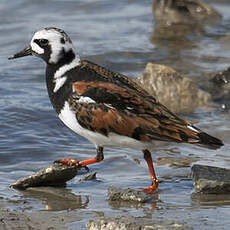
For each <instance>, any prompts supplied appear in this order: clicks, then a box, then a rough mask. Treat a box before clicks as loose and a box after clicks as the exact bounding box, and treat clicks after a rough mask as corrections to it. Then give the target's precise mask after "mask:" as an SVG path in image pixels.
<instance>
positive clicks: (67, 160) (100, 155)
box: [55, 146, 104, 168]
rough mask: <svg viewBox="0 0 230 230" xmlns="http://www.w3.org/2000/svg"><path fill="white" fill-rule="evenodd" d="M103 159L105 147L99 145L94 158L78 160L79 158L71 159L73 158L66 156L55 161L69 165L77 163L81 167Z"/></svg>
mask: <svg viewBox="0 0 230 230" xmlns="http://www.w3.org/2000/svg"><path fill="white" fill-rule="evenodd" d="M103 159H104V155H103V147H100V146H99V147H97V155H96V157H94V158H90V159H87V160H83V161H77V160H74V159H71V158H65V159H60V160H57V161H55V162H57V163H62V164H67V165H70V166H71V165H77V166H79V168H81V167H84V166H86V165H89V164H93V163H96V162H100V161H102V160H103Z"/></svg>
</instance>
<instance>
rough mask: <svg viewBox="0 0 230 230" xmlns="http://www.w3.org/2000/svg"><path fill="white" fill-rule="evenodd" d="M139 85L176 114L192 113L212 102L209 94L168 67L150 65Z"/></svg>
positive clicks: (147, 66) (140, 78) (139, 79)
mask: <svg viewBox="0 0 230 230" xmlns="http://www.w3.org/2000/svg"><path fill="white" fill-rule="evenodd" d="M138 83H140V85H141V86H142V87H143V88H144V89H146V90H147V91H148V92H149V93H150V94H151V95H153V96H154V97H156V98H157V99H158V100H159V101H160V102H161V103H162V104H163V105H165V106H166V107H168V108H169V109H170V110H171V111H173V112H175V113H191V112H193V110H194V109H196V108H198V107H203V106H207V105H208V104H210V102H211V96H210V94H209V93H206V92H204V91H202V90H200V89H199V88H198V86H197V85H196V84H195V83H194V82H193V81H192V80H191V79H189V78H186V77H183V76H181V75H180V74H179V73H177V72H176V70H174V69H172V68H170V67H168V66H164V65H159V64H153V63H148V64H147V65H146V67H145V70H144V72H143V73H142V75H141V76H140V77H139V78H138Z"/></svg>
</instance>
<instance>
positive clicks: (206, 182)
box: [191, 164, 230, 194]
mask: <svg viewBox="0 0 230 230" xmlns="http://www.w3.org/2000/svg"><path fill="white" fill-rule="evenodd" d="M191 170H192V175H191V176H192V180H193V184H194V187H195V189H196V190H197V192H201V193H205V194H208V193H209V194H227V193H230V170H229V169H224V168H218V167H214V166H205V165H197V164H196V165H193V166H192V169H191Z"/></svg>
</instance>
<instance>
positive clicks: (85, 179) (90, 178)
mask: <svg viewBox="0 0 230 230" xmlns="http://www.w3.org/2000/svg"><path fill="white" fill-rule="evenodd" d="M96 179H97V172H93V173H90V174H89V175H86V176H85V177H83V178H81V179H79V181H87V180H96Z"/></svg>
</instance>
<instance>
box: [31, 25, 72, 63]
mask: <svg viewBox="0 0 230 230" xmlns="http://www.w3.org/2000/svg"><path fill="white" fill-rule="evenodd" d="M30 46H31V50H32V54H33V55H35V56H38V57H41V58H42V59H44V60H45V61H46V62H47V63H49V64H57V63H58V62H59V61H60V60H61V59H62V58H63V56H64V55H66V54H68V53H69V52H71V53H72V55H74V56H75V55H76V54H75V51H74V47H73V44H72V41H71V40H70V38H69V37H68V35H67V34H66V33H65V32H64V31H63V30H61V29H58V28H54V27H48V28H44V29H41V30H39V31H37V32H36V33H35V34H34V36H33V38H32V40H31V42H30Z"/></svg>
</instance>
